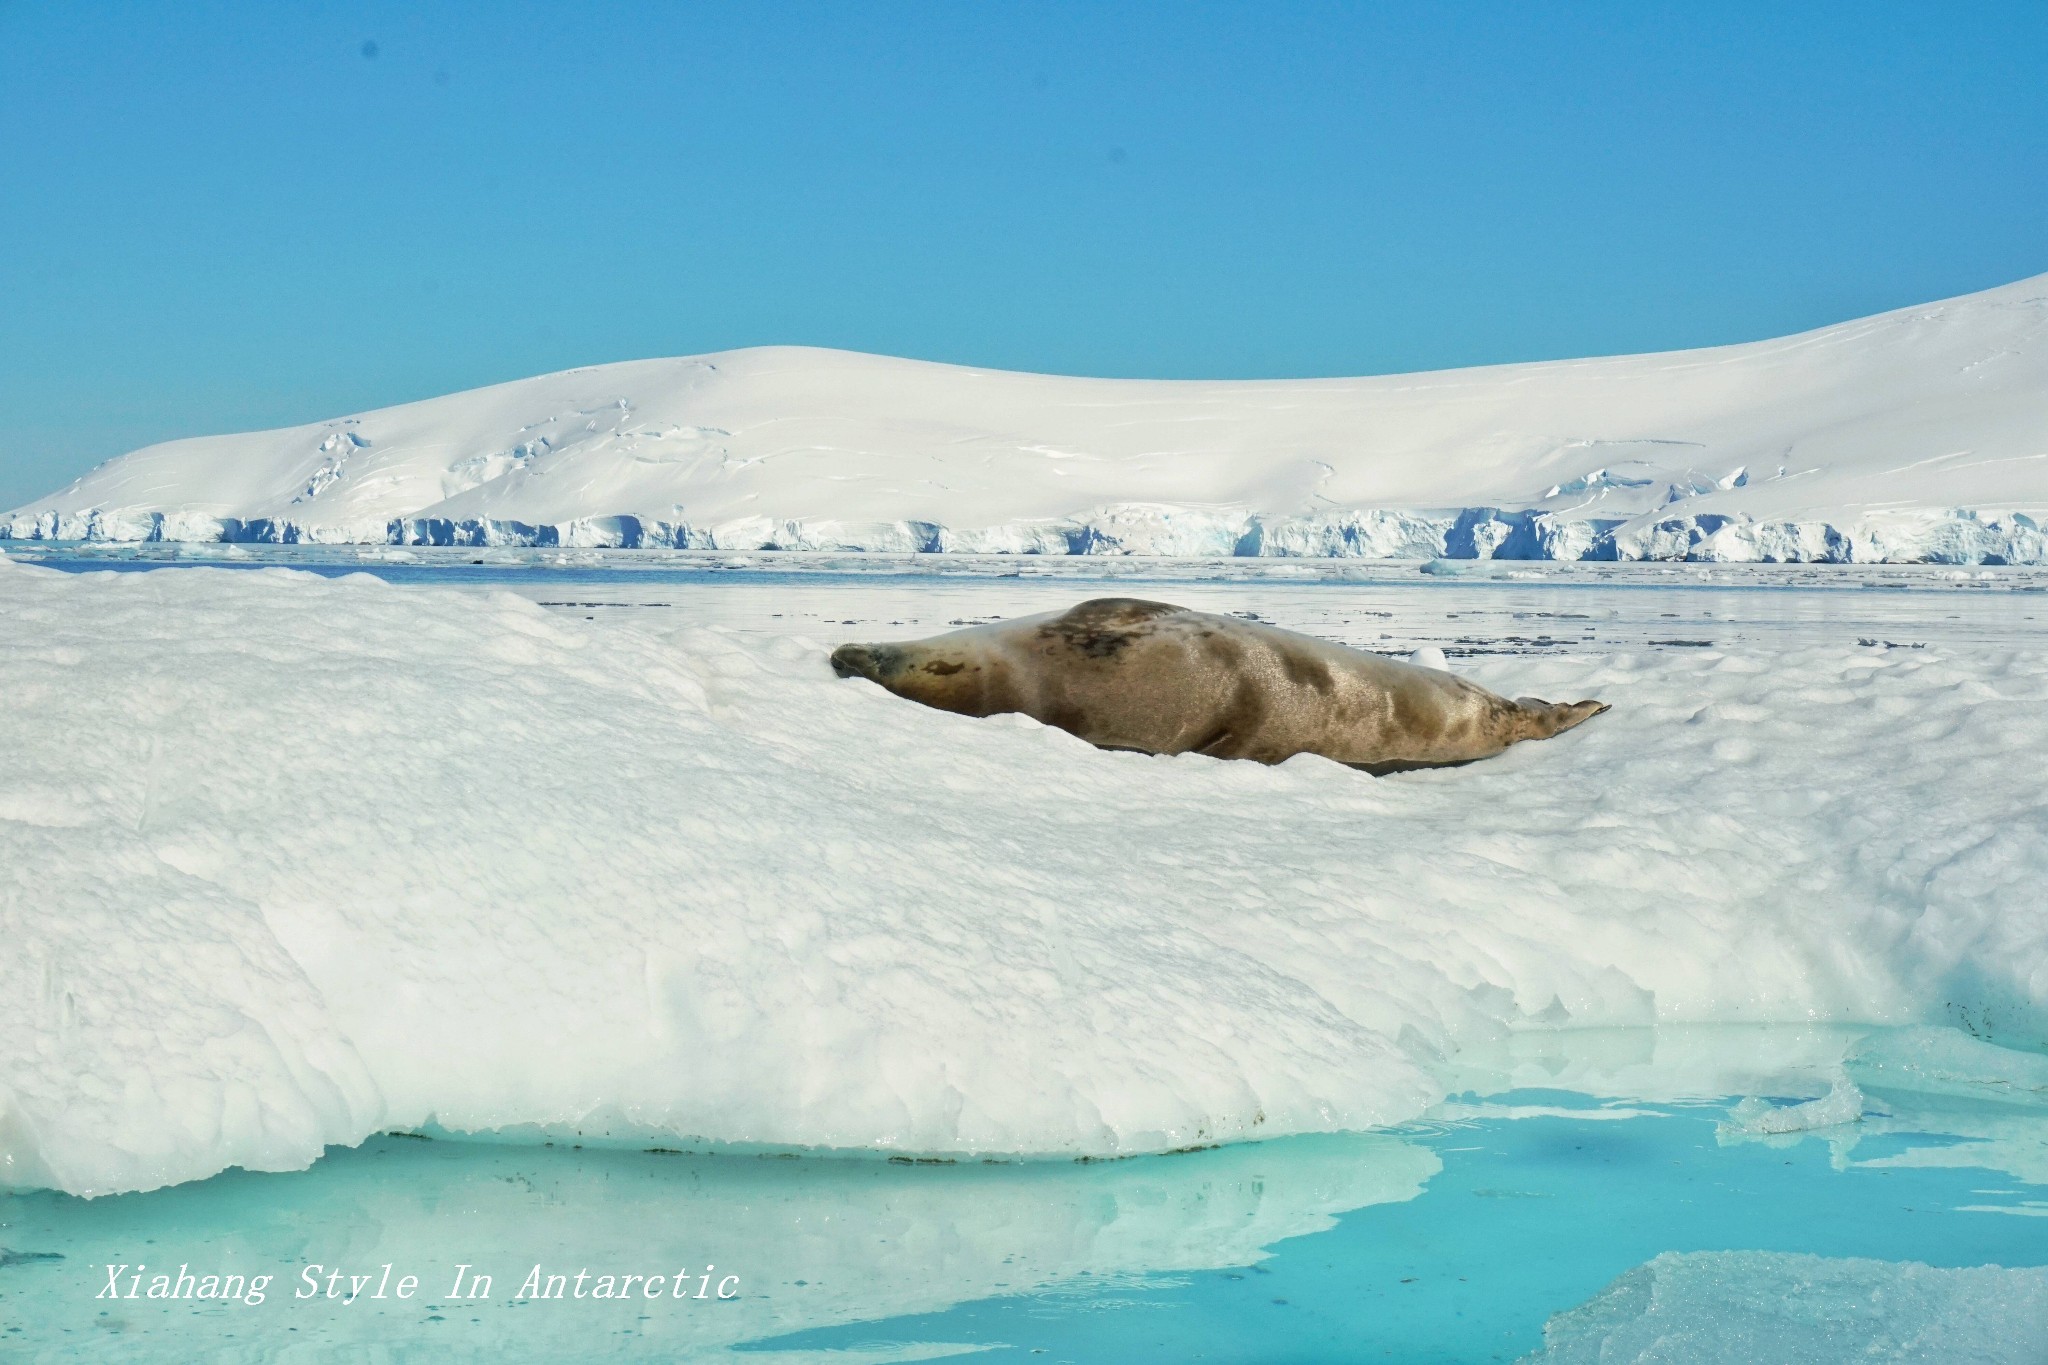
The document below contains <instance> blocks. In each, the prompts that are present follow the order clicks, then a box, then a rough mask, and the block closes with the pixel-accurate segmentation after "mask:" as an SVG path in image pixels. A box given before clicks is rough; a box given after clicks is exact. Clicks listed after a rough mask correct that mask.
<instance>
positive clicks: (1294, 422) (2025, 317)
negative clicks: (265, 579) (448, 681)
mask: <svg viewBox="0 0 2048 1365" xmlns="http://www.w3.org/2000/svg"><path fill="white" fill-rule="evenodd" d="M2044 417H2048V275H2044V276H2036V277H2034V278H2032V279H2027V280H2022V281H2019V282H2017V283H2014V284H2011V285H2007V286H2004V287H2002V288H1998V289H1993V290H1989V291H1986V292H1984V293H1980V294H1974V295H1969V296H1966V297H1963V298H1958V299H1951V300H1948V301H1945V302H1941V303H1934V304H1928V305H1924V306H1920V307H1915V308H1908V309H1902V310H1899V311H1897V312H1892V313H1886V314H1882V315H1880V316H1877V317H1871V318H1864V319H1859V320H1857V321H1853V322H1847V323H1842V324H1840V325H1837V326H1832V327H1824V328H1821V329H1819V330H1817V331H1812V332H1807V333H1803V334H1801V335H1798V336H1793V337H1787V338H1783V339H1779V340H1774V341H1765V342H1756V343H1749V344H1744V345H1737V346H1725V347H1718V348H1713V349H1707V350H1698V351H1685V352H1672V353H1666V354H1655V355H1642V356H1621V357H1610V358H1603V359H1593V360H1574V361H1559V362H1545V363H1539V364H1525V365H1509V366H1495V367H1487V368H1481V369H1471V370H1454V371H1443V372H1438V373H1430V374H1410V375H1392V376H1382V377H1378V378H1369V379H1317V380H1274V381H1147V380H1103V379H1076V378H1062V377H1054V376H1043V375H1029V374H1017V373H1007V372H1001V371H991V370H981V369H971V368H965V367H960V366H948V365H937V364H929V363H924V362H917V361H909V360H898V359H892V358H888V357H882V356H870V355H860V354H855V353H849V352H838V351H825V350H815V349H807V348H802V347H765V348H756V349H750V350H740V351H728V352H721V353H717V354H712V355H703V356H690V357H682V358H677V359H665V360H645V361H633V362H626V363H621V364H613V365H603V366H597V367H592V368H588V369H580V370H570V371H566V372H563V373H560V374H553V375H545V376H541V377H538V378H533V379H526V380H520V381H516V382H513V383H508V384H500V385H497V386H494V387H491V388H486V389H478V390H475V391H472V392H468V393H461V394H454V395H450V396H447V397H443V398H436V399H430V400H427V401H424V402H417V403H409V404H405V405H403V406H400V407H393V408H385V409H380V410H377V411H374V412H365V413H359V414H356V415H353V416H348V417H340V418H335V419H332V420H330V421H324V422H316V423H312V424H309V425H306V426H300V427H292V428H286V429H282V430H277V431H269V432H257V433H253V434H247V435H237V436H216V437H201V438H195V439H190V440H183V441H173V442H169V443H167V444H163V445H157V446H151V447H148V448H146V449H143V450H139V451H135V452H132V453H130V454H128V455H124V456H121V457H119V458H118V459H115V460H112V461H110V462H108V463H107V464H105V465H103V466H101V467H100V468H98V469H96V470H94V471H93V472H91V473H90V474H88V475H86V476H85V477H84V478H83V479H81V480H79V481H78V482H76V483H74V484H73V485H72V486H71V487H69V488H67V489H64V490H62V491H61V492H59V493H56V494H54V495H52V496H50V497H47V498H43V499H40V500H38V501H36V502H33V503H30V504H28V505H26V506H24V507H22V508H19V509H16V510H15V511H14V512H12V513H11V514H8V515H7V516H5V517H0V536H11V537H14V538H32V537H42V538H59V539H103V540H116V541H120V540H130V541H134V540H172V541H178V540H216V539H226V540H249V541H277V542H313V543H341V542H380V543H381V542H394V543H403V544H414V543H419V544H465V545H469V544H477V545H506V544H525V545H535V544H539V545H553V546H563V547H591V546H669V547H673V546H688V547H697V548H714V549H726V550H735V549H737V550H756V549H763V548H776V547H779V548H784V549H802V550H813V551H843V550H858V551H884V552H891V553H910V552H926V551H942V552H952V553H1008V554H1026V553H1036V554H1067V553H1079V554H1140V555H1194V556H1234V555H1245V556H1283V557H1286V556H1364V557H1399V558H1415V559H1429V558H1433V557H1438V556H1449V557H1451V558H1474V557H1477V558H1496V557H1499V558H1547V559H1580V558H1592V559H1671V558H1679V559H1686V558H1690V559H1705V560H1739V561H1758V560H1771V561H1808V560H1825V561H1844V560H1853V561H1857V562H1875V561H1883V560H1895V561H1922V560H1928V561H1935V562H1943V563H1983V562H2005V563H2043V562H2048V538H2044V532H2043V530H2042V519H2043V517H2044V515H2048V444H2044V442H2048V434H2044V433H2048V421H2044Z"/></svg>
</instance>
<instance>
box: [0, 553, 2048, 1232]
mask: <svg viewBox="0 0 2048 1365" xmlns="http://www.w3.org/2000/svg"><path fill="white" fill-rule="evenodd" d="M1459 666H1460V668H1461V669H1468V670H1469V675H1470V676H1472V677H1473V678H1474V679H1475V680H1476V681H1479V682H1481V683H1483V684H1484V685H1487V686H1489V687H1492V688H1495V689H1496V690H1501V691H1506V692H1508V693H1509V694H1510V695H1513V694H1517V693H1534V694H1538V695H1543V694H1548V695H1598V696H1601V697H1603V698H1605V699H1608V700H1610V701H1612V702H1613V703H1614V704H1615V710H1614V712H1612V713H1611V714H1610V715H1608V716H1605V717H1603V718H1602V723H1601V724H1600V725H1598V726H1591V727H1587V728H1586V729H1584V730H1582V731H1578V732H1574V733H1573V734H1572V735H1569V736H1565V737H1561V738H1560V739H1559V740H1558V741H1556V742H1553V743H1551V744H1546V745H1542V746H1526V752H1524V751H1512V752H1510V753H1509V754H1507V755H1504V756H1502V757H1501V758H1498V759H1495V760H1491V761H1489V762H1487V763H1485V764H1481V765H1477V766H1474V767H1471V768H1466V769H1459V770H1452V771H1448V772H1436V773H1429V772H1424V773H1416V774H1408V775H1403V776H1401V777H1397V778H1388V779H1369V778H1366V777H1364V776H1363V775H1361V774H1358V773H1355V772H1352V771H1350V770H1348V769H1344V768H1341V767H1338V766H1336V765H1334V764H1330V763H1328V762H1325V761H1323V760H1319V759H1314V758H1302V759H1296V760H1294V761H1291V762H1289V763H1287V764H1283V765H1280V766H1278V767H1274V768H1264V767H1259V766H1257V765H1253V764H1245V763H1227V762H1221V761H1216V760H1209V759H1205V758H1201V757H1196V756H1184V757H1180V758H1170V759H1169V758H1158V757H1148V756H1142V755H1136V754H1119V753H1106V752H1101V751H1098V750H1095V749H1092V748H1090V747H1088V746H1087V745H1085V744H1083V743H1082V742H1080V741H1079V740H1076V739H1074V738H1072V737H1071V736H1068V735H1066V734H1065V733H1063V732H1060V731H1057V730H1050V729H1046V728H1044V727H1041V726H1038V725H1036V724H1035V723H1032V722H1030V721H1028V720H1024V719H1021V718H1015V717H1007V718H996V719H991V720H986V721H976V720H968V719H965V718H962V717H957V716H952V715H948V714H944V713H940V712H935V711H928V710H925V709H923V708H919V707H914V706H906V705H904V704H902V703H901V702H899V701H897V700H895V699H894V698H891V697H888V696H886V695H885V694H883V693H881V692H880V691H879V690H877V689H875V688H872V687H870V686H867V685H865V684H861V683H858V682H843V681H839V680H836V679H834V678H833V677H832V675H831V671H830V669H829V667H828V666H827V665H826V663H825V651H824V649H823V648H822V647H821V646H819V645H817V644H815V643H813V642H810V641H808V640H805V639H802V638H800V637H793V636H790V637H771V638H766V639H755V638H748V637H743V636H741V635H738V634H736V633H733V632H731V631H727V630H721V629H714V628H704V627H681V628H665V627H663V626H662V625H660V624H659V623H650V622H649V621H647V620H644V619H642V620H634V621H626V622H618V623H612V622H602V623H598V622H584V621H581V620H578V619H575V618H572V617H569V616H565V615H560V614H550V613H549V612H547V611H544V610H543V609H541V608H539V607H537V606H535V605H534V604H533V603H532V602H531V601H529V600H528V599H526V598H524V597H521V596H517V595H515V594H512V593H509V592H502V591H497V592H469V591H458V590H453V589H441V588H426V587H419V588H400V587H395V586H392V585H391V584H389V583H386V582H384V581H382V580H379V579H377V578H374V577H371V576H369V575H366V574H351V575H347V576H343V577H339V578H323V577H319V576H316V575H312V574H308V573H303V572H298V571H294V570H287V569H280V568H265V569H252V570H227V569H208V568H194V569H185V570H177V571H162V572H145V573H106V572H94V573H66V572H59V571H55V570H50V569H45V568H39V567H35V566H31V565H26V564H20V563H15V562H11V561H10V560H9V559H8V558H7V557H5V556H0V697H5V698H6V706H5V708H4V710H0V746H4V748H0V751H4V752H5V754H6V755H7V761H8V775H7V778H6V780H5V781H4V782H0V941H4V942H5V943H6V944H7V945H8V949H9V951H8V952H6V953H5V954H0V1184H5V1185H10V1186H15V1187H44V1188H51V1189H58V1190H63V1191H68V1192H72V1193H77V1194H105V1193H112V1192H118V1191H125V1190H142V1189H150V1188H155V1187H159V1186H164V1185H169V1184H175V1183H178V1182H183V1181H191V1180H197V1179H201V1178H204V1177H206V1176H209V1175H211V1174H213V1173H215V1172H218V1171H221V1170H224V1169H226V1168H228V1167H232V1166H240V1167H245V1168H248V1169H252V1170H280V1169H296V1168H300V1167H304V1166H306V1165H308V1164H309V1163H311V1162H312V1161H314V1160H315V1159H317V1158H318V1157H319V1156H320V1154H321V1153H322V1152H323V1151H324V1150H325V1149H326V1147H328V1146H329V1145H333V1144H352V1143H355V1142H357V1141H359V1140H361V1139H362V1138H363V1137H365V1136H366V1135H368V1134H371V1133H374V1132H380V1131H386V1130H390V1129H403V1130H407V1131H428V1132H446V1133H462V1134H485V1135H492V1136H494V1137H496V1138H499V1139H502V1140H507V1141H535V1140H545V1139H549V1138H560V1137H567V1138H571V1139H573V1140H575V1141H578V1142H582V1143H586V1144H596V1143H602V1142H608V1141H610V1142H621V1143H633V1144H638V1145H677V1143H678V1142H681V1141H684V1140H687V1141H689V1142H693V1143H694V1142H703V1143H710V1144H717V1145H720V1146H722V1147H729V1148H733V1149H737V1150H750V1149H752V1150H792V1149H804V1150H825V1151H861V1152H867V1153H884V1154H898V1155H905V1156H927V1155H937V1156H992V1157H1004V1158H1010V1157H1016V1158H1032V1157H1069V1158H1071V1157H1111V1156H1122V1155H1131V1154H1138V1153H1149V1152H1161V1151H1171V1150H1176V1149H1180V1148H1185V1147H1192V1146H1203V1145H1208V1144H1213V1143H1219V1142H1231V1141H1236V1140H1242V1139H1250V1138H1262V1137H1268V1136H1279V1135H1285V1134H1297V1133H1310V1132H1328V1131H1333V1130H1352V1129H1365V1128H1372V1127H1379V1126H1384V1125H1388V1124H1396V1123H1400V1122H1403V1121H1406V1120H1408V1119H1412V1118H1414V1117H1416V1116H1417V1115H1421V1114H1423V1113H1425V1112H1427V1111H1428V1110H1429V1109H1430V1107H1431V1106H1432V1105H1434V1104H1436V1103H1438V1102H1439V1101H1441V1100H1442V1099H1443V1098H1444V1097H1445V1096H1446V1095H1447V1094H1451V1093H1454V1087H1456V1086H1457V1085H1458V1084H1459V1078H1458V1069H1459V1068H1460V1067H1461V1066H1466V1067H1469V1066H1470V1065H1472V1064H1473V1059H1474V1058H1477V1057H1480V1056H1482V1055H1484V1054H1485V1053H1486V1051H1487V1049H1489V1048H1491V1049H1499V1048H1502V1047H1505V1046H1507V1045H1508V1044H1509V1043H1511V1042H1512V1041H1513V1040H1515V1039H1529V1038H1542V1037H1557V1036H1560V1035H1564V1034H1576V1033H1579V1032H1582V1031H1592V1032H1595V1033H1597V1032H1598V1031H1600V1030H1603V1029H1614V1028H1617V1027H1619V1028H1625V1029H1626V1028H1640V1027H1642V1026H1646V1025H1653V1024H1654V1025H1657V1026H1659V1028H1660V1030H1661V1029H1662V1028H1663V1027H1664V1026H1675V1025H1686V1024H1715V1025H1727V1024H1758V1023H1802V1024H1808V1023H1834V1024H1883V1025H1892V1026H1900V1027H1907V1028H1910V1027H1913V1026H1937V1025H1939V1026H1948V1027H1950V1028H1960V1029H1964V1030H1967V1031H1968V1032H1969V1033H1970V1034H1973V1035H1975V1036H1976V1037H1977V1038H1979V1039H1981V1040H1986V1042H1985V1043H1984V1046H1985V1048H1986V1049H1987V1052H1988V1053H1989V1054H1997V1055H2011V1056H2019V1055H2024V1054H2019V1053H2012V1052H2011V1049H2013V1048H2023V1049H2024V1048H2031V1049H2035V1050H2039V1049H2041V1048H2042V1047H2044V1046H2048V926H2044V925H2043V924H2042V923H2041V921H2040V917H2039V916H2038V915H2035V914H2034V913H2033V907H2034V905H2035V903H2036V902H2037V900H2038V895H2039V888H2040V885H2041V882H2042V878H2043V875H2044V873H2048V797H2044V792H2043V788H2042V785H2041V783H2040V780H2039V771H2038V764H2037V763H2035V762H2033V761H2032V760H2031V758H2030V757H2029V755H2032V754H2036V753H2038V752H2040V751H2041V749H2042V748H2043V746H2044V742H2048V705H2044V703H2048V651H2043V650H2041V649H2039V648H2035V647H2031V646H2025V645H2021V646H2009V645H1998V646H1979V647H1953V648H1951V647H1945V646H1941V645H1938V644H1937V645H1933V646H1929V647H1927V648H1916V649H1882V648H1866V647H1862V646H1858V645H1854V644H1852V643H1850V642H1848V641H1846V640H1845V641H1843V642H1841V643H1839V644H1837V643H1829V642H1827V641H1825V640H1824V639H1820V638H1816V637H1813V636H1808V637H1805V638H1803V639H1799V640H1794V641H1793V642H1792V643H1789V644H1787V645H1786V646H1784V647H1782V648H1776V649H1773V650H1771V651H1769V652H1767V653H1758V652H1753V651H1748V650H1731V649H1723V648H1719V647H1701V648H1691V649H1685V650H1669V651H1657V650H1644V649H1629V648H1618V649H1613V650H1609V651H1606V652H1603V653H1597V654H1596V653H1583V654H1580V653H1566V654H1548V655H1540V656H1539V655H1524V656H1516V657H1508V658H1492V659H1486V660H1466V661H1460V665H1459ZM1900 1036H1902V1037H1906V1038H1909V1039H1911V1038H1917V1037H1919V1036H1920V1035H1917V1034H1911V1033H1908V1034H1903V1035H1900ZM1944 1036H1945V1035H1944ZM1991 1044H2000V1045H2003V1046H1999V1047H1992V1046H1991ZM1914 1046H1916V1047H1920V1050H1919V1051H1914V1050H1912V1049H1911V1048H1908V1049H1906V1050H1905V1051H1896V1050H1895V1051H1894V1052H1892V1053H1872V1054H1870V1055H1868V1056H1862V1057H1852V1058H1850V1059H1849V1064H1850V1066H1851V1071H1850V1073H1849V1074H1850V1076H1851V1078H1852V1079H1853V1080H1854V1081H1855V1082H1856V1083H1857V1084H1858V1085H1860V1086H1862V1087H1863V1088H1864V1089H1865V1090H1870V1089H1872V1088H1873V1087H1881V1086H1882V1085H1884V1084H1887V1083H1891V1082H1893V1081H1894V1080H1895V1079H1896V1078H1897V1077H1898V1076H1902V1075H1903V1076H1918V1075H1922V1074H1928V1075H1936V1076H1938V1077H1939V1078H1941V1079H1940V1081H1939V1083H1940V1084H1941V1085H1945V1086H1949V1087H1952V1088H1953V1087H1969V1086H1977V1087H1979V1088H1981V1087H1982V1086H1985V1085H1991V1084H2005V1085H2007V1086H2008V1088H2010V1087H2012V1086H2018V1087H2020V1088H2021V1089H2023V1090H2025V1089H2026V1087H2028V1086H2037V1084H2038V1078H2032V1079H2030V1077H2031V1073H2027V1074H2026V1075H2019V1074H2018V1073H2013V1072H2011V1071H2010V1069H2007V1071H2006V1072H2004V1073H2003V1075H2004V1079H2003V1080H2002V1081H2001V1080H1999V1076H2000V1074H2001V1073H2000V1071H1999V1068H1998V1067H1997V1066H1995V1065H1993V1064H1992V1063H1990V1062H1987V1061H1986V1060H1985V1059H1984V1057H1983V1056H1980V1055H1978V1054H1976V1053H1971V1052H1969V1051H1968V1049H1964V1050H1962V1051H1957V1050H1956V1048H1955V1047H1953V1046H1948V1048H1947V1050H1946V1051H1943V1050H1941V1048H1940V1047H1937V1046H1936V1045H1934V1044H1931V1043H1930V1044H1927V1045H1925V1046H1921V1045H1919V1044H1915V1045H1914ZM2015 1076H2017V1079H2015ZM1986 1077H1989V1078H1990V1079H1986ZM1823 1089H1825V1087H1823ZM2026 1093H2028V1094H2031V1093H2032V1091H2031V1090H2027V1091H2026ZM1987 1140H1988V1139H1987Z"/></svg>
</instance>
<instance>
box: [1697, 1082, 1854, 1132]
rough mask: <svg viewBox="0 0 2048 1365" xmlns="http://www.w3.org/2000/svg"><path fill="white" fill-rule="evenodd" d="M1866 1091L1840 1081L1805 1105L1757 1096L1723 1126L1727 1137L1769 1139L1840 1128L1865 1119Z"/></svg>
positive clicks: (1734, 1111) (1739, 1107) (1730, 1113)
mask: <svg viewBox="0 0 2048 1365" xmlns="http://www.w3.org/2000/svg"><path fill="white" fill-rule="evenodd" d="M1863 1106H1864V1100H1863V1092H1862V1091H1861V1090H1858V1089H1857V1088H1856V1083H1855V1082H1854V1081H1851V1080H1848V1079H1847V1078H1837V1079H1836V1081H1835V1083H1834V1085H1833V1086H1832V1087H1831V1088H1830V1089H1829V1090H1828V1093H1827V1094H1825V1095H1823V1096H1821V1097H1820V1098H1819V1099H1817V1100H1807V1101H1805V1102H1804V1103H1802V1104H1772V1103H1771V1102H1770V1101H1769V1100H1765V1099H1760V1098H1758V1097H1757V1096H1755V1095H1751V1096H1748V1097H1746V1098H1745V1099H1744V1100H1743V1101H1742V1102H1741V1103H1740V1104H1738V1105H1736V1106H1735V1107H1734V1108H1733V1109H1731V1110H1729V1111H1728V1121H1727V1122H1726V1123H1724V1124H1722V1125H1721V1128H1722V1132H1723V1134H1724V1136H1732V1137H1769V1136H1777V1135H1780V1134H1784V1133H1807V1132H1814V1131H1817V1130H1821V1129H1827V1128H1839V1127H1841V1126H1842V1125H1843V1124H1845V1123H1856V1122H1858V1121H1859V1120H1861V1119H1862V1117H1863Z"/></svg>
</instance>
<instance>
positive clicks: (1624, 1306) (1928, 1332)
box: [1524, 1251, 2048, 1365]
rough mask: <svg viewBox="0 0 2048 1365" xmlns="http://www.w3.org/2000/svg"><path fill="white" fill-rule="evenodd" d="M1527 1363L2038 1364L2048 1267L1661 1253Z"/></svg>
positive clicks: (2044, 1338)
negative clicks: (1941, 1266) (1958, 1265)
mask: <svg viewBox="0 0 2048 1365" xmlns="http://www.w3.org/2000/svg"><path fill="white" fill-rule="evenodd" d="M1543 1338H1544V1348H1543V1350H1541V1351H1539V1352H1537V1353H1536V1354H1534V1355H1531V1356H1528V1357H1526V1358H1525V1362H1524V1365H1580V1363H1581V1362H1584V1365H1755V1363H1756V1362H1758V1361H1767V1360H1768V1361H1799V1362H1801V1365H1852V1362H1865V1361H1872V1360H1885V1361H1898V1362H1907V1361H1925V1362H1928V1363H1929V1365H1961V1362H1970V1365H2007V1363H2008V1362H2009V1363H2010V1365H2035V1363H2036V1362H2038V1361H2041V1360H2044V1359H2048V1269H2007V1268H2004V1267H2001V1266H1972V1267H1962V1268H1955V1269H1948V1268H1936V1267H1934V1266H1928V1265H1920V1264H1916V1263H1912V1262H1906V1263H1900V1262H1893V1261H1875V1260H1866V1259H1862V1258H1851V1257H1843V1258H1826V1257H1820V1256H1806V1255H1791V1254H1783V1253H1775V1252H1766V1251H1703V1252H1691V1253H1683V1254H1681V1253H1673V1252H1667V1253H1665V1254H1664V1255H1661V1256H1658V1257H1657V1258H1656V1259H1654V1260H1652V1261H1650V1262H1649V1263H1647V1264H1645V1265H1642V1266H1639V1267H1637V1268H1636V1269H1634V1270H1631V1271H1629V1272H1628V1273H1627V1274H1626V1275H1623V1276H1622V1277H1621V1278H1620V1279H1618V1280H1616V1281H1615V1282H1614V1283H1613V1284H1611V1285H1609V1286H1608V1287H1607V1288H1606V1289H1605V1290H1603V1291H1601V1293H1600V1294H1599V1295H1597V1296H1596V1297H1595V1298H1593V1299H1592V1300H1590V1301H1589V1302H1587V1303H1585V1304H1584V1305H1582V1306H1580V1307H1578V1308H1574V1309H1572V1310H1571V1311H1570V1312H1567V1313H1560V1314H1558V1315H1557V1316H1556V1317H1553V1318H1552V1319H1551V1320H1550V1322H1549V1324H1548V1325H1547V1326H1546V1327H1545V1328H1544V1331H1543Z"/></svg>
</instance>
